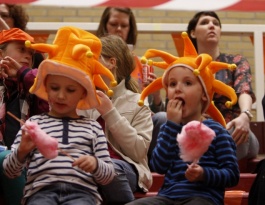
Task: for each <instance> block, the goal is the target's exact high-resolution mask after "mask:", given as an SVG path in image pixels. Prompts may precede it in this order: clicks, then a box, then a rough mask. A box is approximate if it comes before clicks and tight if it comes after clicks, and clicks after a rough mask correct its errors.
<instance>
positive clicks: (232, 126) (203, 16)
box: [187, 11, 259, 159]
mask: <svg viewBox="0 0 265 205" xmlns="http://www.w3.org/2000/svg"><path fill="white" fill-rule="evenodd" d="M187 33H188V35H189V37H190V39H191V40H192V42H193V44H194V46H195V48H196V50H197V52H198V54H200V53H207V54H209V55H210V56H211V57H212V58H213V59H214V60H215V61H220V62H225V63H230V64H231V63H235V64H236V65H237V68H236V69H235V70H234V71H230V70H228V69H227V70H221V71H219V72H217V73H216V75H215V78H216V79H218V80H220V81H222V82H224V83H226V84H227V85H230V86H231V87H232V88H234V89H235V91H236V94H237V96H238V103H237V104H236V105H234V106H233V107H232V109H229V108H227V107H226V106H225V102H226V101H227V98H226V97H225V96H223V95H219V94H215V95H214V98H213V101H214V104H215V106H216V107H217V108H218V109H219V110H220V112H221V113H222V114H223V116H224V118H225V120H226V123H227V129H228V130H229V132H230V134H231V135H232V137H233V139H234V141H235V142H236V144H237V158H238V159H242V158H244V157H246V158H252V157H255V156H256V155H257V154H258V151H259V143H258V140H257V138H256V136H255V135H254V134H253V133H252V132H251V130H250V121H251V118H252V114H251V106H252V103H253V102H255V101H256V97H255V94H254V93H253V90H252V87H251V78H252V76H251V70H250V65H249V63H248V61H247V59H246V58H244V57H243V56H241V55H231V54H226V53H221V52H220V49H219V41H220V38H221V21H220V19H219V17H218V15H217V14H216V13H215V12H213V11H202V12H198V13H196V14H195V15H194V17H193V18H192V19H191V20H190V22H189V24H188V28H187Z"/></svg>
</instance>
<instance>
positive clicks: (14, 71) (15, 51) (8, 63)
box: [0, 28, 49, 205]
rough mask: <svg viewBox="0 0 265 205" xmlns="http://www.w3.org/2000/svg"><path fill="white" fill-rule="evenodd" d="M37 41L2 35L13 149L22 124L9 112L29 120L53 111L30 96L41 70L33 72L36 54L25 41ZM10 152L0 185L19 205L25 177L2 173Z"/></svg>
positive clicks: (4, 107) (6, 129)
mask: <svg viewBox="0 0 265 205" xmlns="http://www.w3.org/2000/svg"><path fill="white" fill-rule="evenodd" d="M26 40H28V41H30V42H34V39H33V37H31V36H30V35H28V34H27V33H25V32H24V31H22V30H20V29H18V28H12V29H9V30H3V31H2V32H0V59H1V61H0V64H1V73H0V76H1V80H0V84H1V88H2V89H1V91H2V92H1V111H2V113H3V115H2V118H1V122H2V123H1V127H0V128H1V133H2V134H3V139H4V141H3V144H5V145H6V146H7V147H8V148H10V146H11V144H12V143H13V142H14V139H15V137H16V133H17V132H18V130H19V129H20V126H21V125H20V123H19V122H18V121H16V120H15V119H13V118H12V117H10V116H9V115H7V114H6V112H7V111H10V112H11V113H13V114H14V115H15V116H16V117H18V118H19V119H22V120H26V119H27V118H28V117H29V116H31V115H33V114H37V113H42V112H45V111H48V110H49V106H48V103H47V102H46V101H44V100H41V99H39V98H37V97H36V96H34V95H31V94H29V92H28V90H29V88H30V86H31V85H32V84H33V82H34V78H35V76H36V74H37V69H32V63H33V62H32V56H33V53H34V51H33V50H32V49H29V48H26V47H25V45H24V44H25V41H26ZM9 152H10V151H9V150H7V151H4V152H1V153H0V182H1V183H0V184H1V192H2V193H3V195H4V198H5V201H6V204H7V205H9V204H11V205H17V204H20V200H21V197H22V194H23V188H24V184H25V175H21V177H19V178H16V179H14V180H10V179H8V178H7V177H6V176H5V175H4V174H3V173H2V169H3V168H2V162H3V160H4V158H5V156H6V154H8V153H9Z"/></svg>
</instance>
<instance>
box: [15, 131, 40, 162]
mask: <svg viewBox="0 0 265 205" xmlns="http://www.w3.org/2000/svg"><path fill="white" fill-rule="evenodd" d="M35 148H36V145H35V143H34V142H33V141H32V139H31V137H30V135H29V134H28V133H27V132H26V131H25V130H22V136H21V142H20V144H19V147H18V160H19V161H20V162H21V163H23V162H24V161H25V159H26V157H27V155H28V154H29V153H30V152H31V151H32V150H34V149H35Z"/></svg>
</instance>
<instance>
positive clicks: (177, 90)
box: [167, 66, 207, 122]
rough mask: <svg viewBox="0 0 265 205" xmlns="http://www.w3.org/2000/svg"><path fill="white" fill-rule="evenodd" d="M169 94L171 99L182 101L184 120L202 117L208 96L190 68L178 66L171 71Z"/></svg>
mask: <svg viewBox="0 0 265 205" xmlns="http://www.w3.org/2000/svg"><path fill="white" fill-rule="evenodd" d="M167 95H168V99H169V100H177V101H181V110H182V119H183V120H182V121H183V122H189V121H191V120H199V119H200V117H201V112H202V108H203V106H204V105H205V104H206V103H207V97H206V95H205V92H204V90H203V88H202V85H201V83H200V81H199V79H198V77H196V76H195V75H194V74H193V72H192V71H191V70H190V69H188V68H185V67H182V66H178V67H175V68H173V69H172V70H171V71H169V75H168V88H167Z"/></svg>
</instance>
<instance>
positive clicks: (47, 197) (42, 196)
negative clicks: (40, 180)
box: [26, 182, 96, 205]
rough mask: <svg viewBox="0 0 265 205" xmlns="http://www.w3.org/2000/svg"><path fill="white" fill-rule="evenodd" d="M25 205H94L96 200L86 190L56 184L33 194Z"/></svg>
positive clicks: (70, 185) (60, 183)
mask: <svg viewBox="0 0 265 205" xmlns="http://www.w3.org/2000/svg"><path fill="white" fill-rule="evenodd" d="M26 204H27V205H40V204H41V205H59V204H60V205H73V204H76V205H95V204H96V199H95V196H94V195H92V194H91V193H90V192H89V191H88V190H87V189H86V188H84V187H82V186H79V185H75V184H70V183H63V182H58V183H55V184H53V185H49V186H47V187H44V188H43V189H41V190H39V191H38V192H36V193H35V194H33V195H32V196H31V197H30V198H29V199H28V200H27V203H26Z"/></svg>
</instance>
